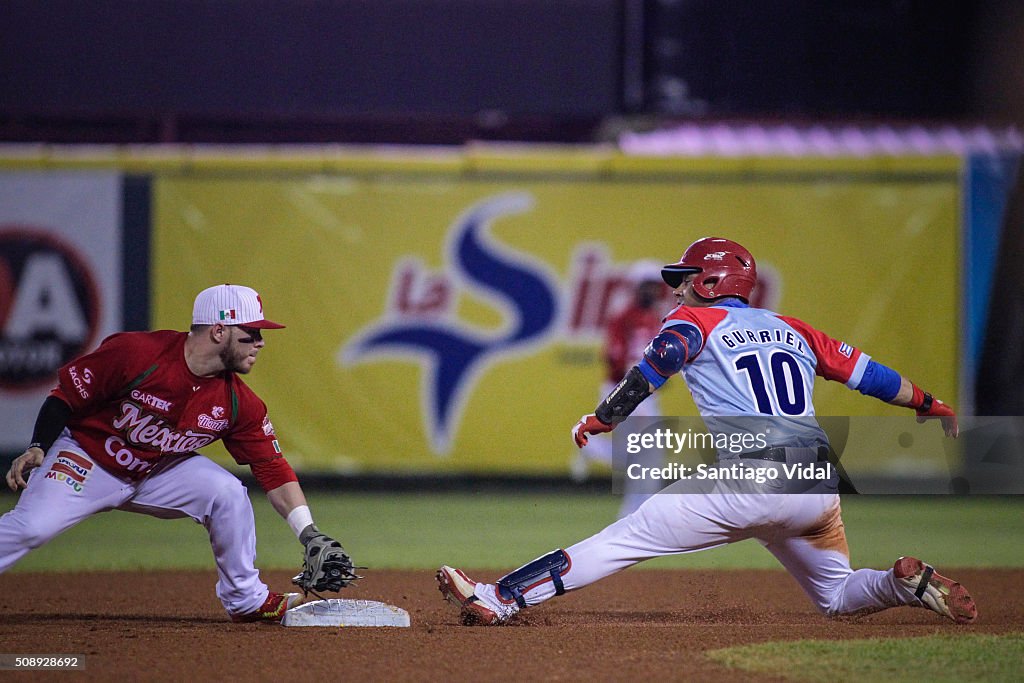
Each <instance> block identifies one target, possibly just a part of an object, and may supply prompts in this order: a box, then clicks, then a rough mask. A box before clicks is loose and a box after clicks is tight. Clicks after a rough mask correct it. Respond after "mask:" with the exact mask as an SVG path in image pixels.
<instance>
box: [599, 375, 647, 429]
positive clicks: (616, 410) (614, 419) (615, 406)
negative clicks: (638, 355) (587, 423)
mask: <svg viewBox="0 0 1024 683" xmlns="http://www.w3.org/2000/svg"><path fill="white" fill-rule="evenodd" d="M650 395H651V392H650V390H649V389H648V387H647V378H646V377H644V376H643V373H641V372H640V368H638V367H637V366H635V365H634V366H633V367H631V368H630V369H629V372H627V373H626V376H625V377H623V378H622V381H621V382H619V383H618V385H616V387H615V388H614V389H612V393H610V394H608V396H607V398H605V399H604V400H603V401H601V405H599V406H597V410H595V411H594V415H596V416H597V419H599V420H600V421H601V422H604V423H605V424H618V423H619V422H622V421H623V420H625V419H626V418H627V417H628V416H629V414H630V413H632V412H633V411H634V410H636V407H637V406H638V405H640V403H641V402H642V401H643V400H644V399H645V398H647V397H648V396H650Z"/></svg>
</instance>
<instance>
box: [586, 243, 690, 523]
mask: <svg viewBox="0 0 1024 683" xmlns="http://www.w3.org/2000/svg"><path fill="white" fill-rule="evenodd" d="M627 278H628V280H629V283H630V285H632V287H633V300H632V301H631V302H630V304H629V305H628V306H627V307H626V308H625V309H623V310H622V311H621V312H619V313H618V314H616V315H615V316H613V317H612V319H611V320H609V321H608V327H607V328H606V330H605V346H604V362H605V369H606V371H607V378H606V381H605V382H603V383H602V385H601V396H602V397H603V396H606V395H608V392H610V391H611V390H612V389H613V388H614V387H615V385H617V384H618V383H619V382H621V381H622V378H623V377H624V376H625V375H626V371H627V370H628V369H629V368H630V367H631V366H632V365H633V364H634V363H635V362H637V361H638V360H639V359H640V358H641V356H642V355H643V352H644V348H645V347H646V346H647V343H648V342H649V341H650V340H651V338H652V337H653V336H654V335H655V334H657V333H658V331H659V330H660V329H661V318H662V316H664V314H665V312H666V311H667V310H668V309H669V308H671V306H670V305H669V302H668V300H667V299H668V296H667V295H668V288H667V287H666V286H665V283H664V282H663V281H662V279H661V266H660V265H658V262H657V261H637V262H636V263H634V264H633V265H632V266H631V267H630V268H629V271H628V273H627ZM633 415H634V416H637V417H658V416H659V415H661V407H660V405H659V402H658V397H657V396H651V397H650V398H649V399H648V400H646V401H644V402H643V403H642V404H641V405H639V406H637V409H636V411H634V412H633ZM663 461H664V457H663V455H662V453H661V451H659V450H655V449H651V448H645V449H639V450H638V451H637V452H636V453H633V454H630V456H629V460H628V464H630V465H632V464H636V465H638V466H642V467H657V466H658V465H660V464H661V463H662V462H663ZM590 462H600V463H604V464H605V465H609V466H611V465H612V441H611V437H610V436H608V437H604V438H598V439H594V440H592V441H590V442H589V443H588V444H587V446H586V448H581V449H579V450H578V451H577V455H576V458H575V459H574V460H573V462H572V464H571V467H572V472H573V476H574V477H575V478H577V479H584V478H585V477H586V475H587V470H588V469H589V463H590ZM623 483H624V485H623V492H622V493H623V495H622V505H620V506H619V517H625V516H626V515H628V514H630V513H631V512H633V511H634V510H636V509H637V508H638V507H640V505H641V504H642V503H643V502H644V501H645V500H647V498H648V497H649V496H650V493H647V492H644V491H642V490H639V489H638V488H637V487H636V486H634V485H633V482H632V481H631V480H629V479H625V480H624V482H623Z"/></svg>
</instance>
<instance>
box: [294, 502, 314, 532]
mask: <svg viewBox="0 0 1024 683" xmlns="http://www.w3.org/2000/svg"><path fill="white" fill-rule="evenodd" d="M312 523H313V514H312V513H311V512H310V511H309V506H308V505H299V506H298V507H296V508H295V509H294V510H292V511H291V512H289V513H288V526H290V527H291V528H292V532H294V533H295V536H296V537H299V536H300V535H301V534H302V530H303V529H305V528H306V527H307V526H309V525H310V524H312Z"/></svg>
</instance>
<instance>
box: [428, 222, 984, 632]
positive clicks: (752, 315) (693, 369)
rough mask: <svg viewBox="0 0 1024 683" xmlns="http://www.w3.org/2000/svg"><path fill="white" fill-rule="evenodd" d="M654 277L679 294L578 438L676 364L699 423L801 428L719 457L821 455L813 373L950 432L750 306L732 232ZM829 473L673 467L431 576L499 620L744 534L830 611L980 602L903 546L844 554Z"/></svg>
mask: <svg viewBox="0 0 1024 683" xmlns="http://www.w3.org/2000/svg"><path fill="white" fill-rule="evenodd" d="M662 277H663V278H664V280H665V281H666V282H667V283H668V284H669V286H671V287H672V288H673V290H674V294H675V296H676V299H677V301H678V302H679V304H680V305H679V306H678V307H677V308H676V309H675V310H674V311H672V312H671V313H670V314H669V315H668V316H667V317H666V318H665V320H664V323H663V325H662V328H661V331H660V332H659V333H658V334H657V335H656V336H655V337H654V339H653V340H652V341H651V343H650V345H649V346H648V347H647V350H646V351H645V352H644V356H643V358H642V359H641V360H640V362H639V363H638V364H637V365H635V366H633V367H632V368H630V370H629V371H628V372H627V373H626V376H625V377H624V378H623V380H622V381H621V382H620V383H619V384H618V386H616V388H615V389H614V390H613V391H612V392H611V393H610V394H609V395H608V397H607V398H605V399H604V401H602V402H601V404H600V405H599V406H598V407H597V409H596V410H595V411H594V413H592V414H590V415H584V416H583V417H582V418H581V419H580V421H579V423H577V425H576V426H575V428H574V429H573V437H574V440H575V442H576V444H577V446H579V447H583V446H584V445H586V443H587V440H588V436H589V435H592V434H600V433H604V432H610V431H612V430H613V429H614V428H615V426H616V425H617V424H619V422H620V421H621V420H622V419H624V418H625V417H626V416H628V415H630V414H631V413H632V412H633V411H634V410H635V408H636V407H637V406H638V405H639V404H640V403H641V402H642V401H643V400H644V399H646V398H647V397H648V396H650V395H651V394H652V393H653V392H655V391H657V389H658V388H660V387H661V386H663V385H664V384H665V382H666V381H667V380H668V379H669V378H670V377H671V376H673V375H675V374H677V373H681V374H682V376H683V379H684V380H685V381H686V383H687V385H688V387H689V389H690V391H691V393H692V395H693V398H694V401H695V403H696V405H697V408H698V410H699V411H700V414H701V416H702V417H703V418H704V420H705V423H708V424H710V423H712V422H715V421H716V420H722V417H721V416H748V417H751V418H756V419H770V420H777V421H778V424H783V425H785V424H796V425H799V427H798V428H797V430H796V431H797V432H799V430H800V429H804V431H803V432H802V433H796V435H795V436H796V438H790V437H791V436H793V435H784V438H782V440H781V441H780V442H778V443H766V444H764V446H763V447H757V448H754V449H751V450H747V451H744V452H741V453H739V454H738V455H733V454H731V453H727V452H723V451H721V450H720V452H719V458H720V461H721V463H720V464H721V465H722V467H725V463H726V461H730V462H729V463H728V467H729V468H730V469H731V468H734V467H738V468H740V469H741V470H742V469H743V468H755V467H758V466H763V465H766V464H774V465H778V466H780V467H781V466H784V465H807V466H815V465H819V466H820V465H823V464H824V462H823V459H824V458H825V457H827V456H825V455H824V454H825V453H827V452H828V442H827V438H826V437H825V434H824V433H823V432H821V430H820V428H811V429H809V430H808V429H805V427H806V423H807V420H808V419H810V420H812V421H813V415H814V406H813V401H812V398H813V391H814V379H815V376H821V377H824V378H825V379H827V380H833V381H838V382H842V383H844V384H845V385H846V386H847V387H849V388H850V389H853V390H856V391H859V392H861V393H863V394H865V395H867V396H872V397H874V398H877V399H880V400H883V401H886V402H888V403H891V404H894V405H898V406H905V407H908V408H910V409H912V410H914V411H915V412H916V413H917V415H918V416H919V419H922V418H924V419H926V418H936V419H938V420H939V421H940V423H941V425H942V428H943V430H944V431H945V434H946V435H947V436H949V437H956V436H957V433H958V425H957V418H956V414H955V413H954V412H953V410H952V409H951V408H950V407H949V406H948V405H946V404H945V403H943V402H942V401H940V400H939V399H937V398H934V397H933V396H932V395H931V394H929V393H927V392H925V391H922V390H921V389H919V388H918V387H917V386H916V385H914V384H913V383H912V382H910V381H909V380H907V379H906V378H904V377H902V376H901V375H899V374H898V373H897V372H896V371H894V370H892V369H890V368H888V367H886V366H885V365H882V364H881V363H879V362H877V361H874V360H872V359H871V358H870V357H869V356H868V355H867V354H865V353H863V352H862V351H861V350H859V349H857V348H854V347H853V346H851V345H849V344H846V343H843V342H840V341H838V340H836V339H833V338H831V337H829V336H828V335H826V334H824V333H822V332H820V331H818V330H816V329H814V328H813V327H811V326H810V325H808V324H806V323H804V322H802V321H800V320H797V319H796V318H792V317H787V316H783V315H779V314H777V313H774V312H772V311H769V310H764V309H757V308H751V307H750V306H749V305H748V301H749V297H750V293H751V290H752V289H753V288H754V286H755V284H756V282H757V268H756V264H755V262H754V258H753V256H752V255H751V254H750V252H748V251H747V250H746V249H745V248H743V247H742V246H741V245H739V244H737V243H736V242H733V241H731V240H727V239H721V238H704V239H700V240H697V241H696V242H694V243H693V244H691V245H690V246H689V247H688V248H687V249H686V251H685V252H684V253H683V256H682V258H681V259H680V260H679V261H678V262H677V263H673V264H670V265H667V266H665V267H664V268H663V269H662ZM814 424H816V423H814ZM709 429H710V427H709ZM826 471H828V470H826ZM837 481H838V479H837V476H836V475H835V473H833V474H832V475H831V476H830V478H829V479H828V480H827V481H823V482H818V483H816V484H815V488H814V489H812V491H813V492H810V493H776V492H768V491H765V490H762V489H757V488H756V487H755V489H753V490H750V489H745V490H740V489H739V488H736V489H729V488H728V487H726V488H722V489H717V490H716V492H712V493H686V492H685V491H687V490H688V489H687V488H685V487H686V485H687V484H689V482H684V481H678V482H676V483H674V484H672V485H671V486H669V487H668V488H667V489H665V491H664V492H662V493H661V494H659V495H655V496H653V497H651V498H650V499H648V500H647V502H645V503H644V504H643V505H642V506H641V507H640V508H639V509H638V510H637V511H636V512H634V513H633V514H631V515H629V516H627V517H625V518H623V519H620V520H619V521H617V522H615V523H614V524H612V525H610V526H608V527H606V528H605V529H604V530H603V531H601V532H599V533H597V534H596V535H594V536H592V537H590V538H588V539H585V540H583V541H581V542H579V543H577V544H575V545H572V546H569V547H568V548H565V549H558V550H555V551H553V552H550V553H548V554H546V555H543V556H541V557H539V558H537V559H535V560H533V561H532V562H528V563H527V564H525V565H523V566H522V567H520V568H519V569H516V570H515V571H513V572H510V573H509V574H506V575H505V576H503V577H502V578H500V579H498V581H497V582H495V583H478V582H476V581H473V580H472V579H470V578H469V577H468V576H466V574H465V573H463V572H462V571H460V570H458V569H454V568H452V567H448V566H443V567H441V568H440V569H439V570H438V572H437V581H438V585H439V588H440V590H441V593H442V595H444V597H445V598H446V599H448V600H449V601H450V602H452V603H453V604H455V605H456V606H457V607H458V609H459V610H460V613H461V619H462V623H464V624H467V625H469V624H486V625H495V624H503V623H506V622H507V621H508V620H509V619H511V618H512V617H514V616H515V615H516V614H517V613H518V612H519V611H520V610H523V609H526V608H529V607H534V606H536V605H539V604H540V603H542V602H544V601H546V600H549V599H550V598H552V597H555V596H556V595H562V594H563V593H565V592H567V591H572V590H576V589H578V588H583V587H584V586H587V585H589V584H591V583H593V582H595V581H598V580H600V579H602V578H604V577H606V576H609V575H611V574H614V573H616V572H618V571H621V570H623V569H625V568H627V567H630V566H632V565H634V564H636V563H637V562H641V561H643V560H647V559H650V558H652V557H658V556H661V555H671V554H679V553H689V552H695V551H699V550H707V549H709V548H714V547H718V546H722V545H725V544H728V543H733V542H736V541H740V540H744V539H747V538H755V539H757V540H758V541H759V542H760V543H761V544H762V545H763V546H764V547H765V548H766V549H767V550H768V551H769V552H770V553H772V554H773V555H774V556H775V557H776V558H777V559H778V560H779V562H780V563H781V564H782V566H783V567H785V568H786V569H787V570H788V571H789V573H790V574H791V575H792V576H793V578H794V579H796V581H797V582H798V583H799V584H800V586H801V588H803V590H804V592H805V593H806V594H807V595H808V597H809V598H810V599H811V601H812V602H813V603H814V605H815V606H816V607H817V608H818V609H819V610H820V611H821V612H822V613H824V614H826V615H828V616H839V615H859V614H866V613H870V612H876V611H879V610H883V609H886V608H890V607H898V606H903V605H906V606H912V607H926V608H929V609H931V610H933V611H935V612H937V613H939V614H941V615H942V616H944V617H947V618H949V619H951V620H953V621H955V622H956V623H960V624H966V623H971V622H973V621H974V620H975V618H976V617H977V608H976V607H975V604H974V600H973V599H972V598H971V596H970V595H969V594H968V592H967V591H966V589H964V587H963V586H961V585H960V584H959V583H957V582H955V581H953V580H952V579H949V578H946V577H944V576H942V575H940V574H939V573H938V572H936V571H935V570H934V569H933V568H932V567H931V566H930V565H927V564H925V563H924V562H922V561H921V560H918V559H916V558H913V557H901V558H899V559H898V560H896V562H895V564H894V565H893V566H892V568H891V569H887V570H884V571H879V570H874V569H858V570H854V569H852V568H851V566H850V554H849V549H848V547H847V543H846V534H845V530H844V527H843V521H842V518H841V516H840V505H839V494H838V492H837ZM717 491H720V492H717ZM672 493H678V495H670V494H672Z"/></svg>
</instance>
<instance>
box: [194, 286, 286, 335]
mask: <svg viewBox="0 0 1024 683" xmlns="http://www.w3.org/2000/svg"><path fill="white" fill-rule="evenodd" d="M217 323H220V324H221V325H245V326H246V327H256V328H259V329H262V330H266V329H279V328H282V327H284V325H280V324H278V323H275V322H271V321H269V320H267V319H266V318H264V317H263V301H262V300H261V299H260V295H259V294H257V293H256V290H254V289H250V288H249V287H243V286H242V285H217V286H215V287H210V288H209V289H204V290H203V291H201V292H199V294H198V295H197V296H196V302H195V304H194V305H193V306H192V324H193V325H216V324H217Z"/></svg>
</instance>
